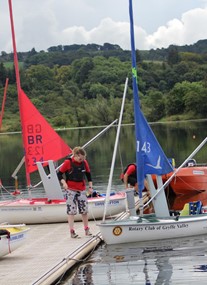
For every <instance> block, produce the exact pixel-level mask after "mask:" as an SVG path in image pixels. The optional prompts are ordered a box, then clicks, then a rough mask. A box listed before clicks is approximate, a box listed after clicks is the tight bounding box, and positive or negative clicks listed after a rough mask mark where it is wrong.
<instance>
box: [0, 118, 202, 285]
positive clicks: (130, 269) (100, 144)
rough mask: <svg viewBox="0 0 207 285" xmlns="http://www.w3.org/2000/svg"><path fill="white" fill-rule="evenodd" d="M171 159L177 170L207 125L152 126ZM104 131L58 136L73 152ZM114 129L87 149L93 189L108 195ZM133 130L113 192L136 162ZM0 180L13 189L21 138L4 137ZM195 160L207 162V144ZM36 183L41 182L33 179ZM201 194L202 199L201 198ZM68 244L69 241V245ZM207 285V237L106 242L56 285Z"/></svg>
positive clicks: (177, 204)
mask: <svg viewBox="0 0 207 285" xmlns="http://www.w3.org/2000/svg"><path fill="white" fill-rule="evenodd" d="M151 127H152V129H153V131H154V133H155V135H156V137H157V139H158V141H159V142H160V144H161V146H162V148H163V150H164V152H165V153H166V155H167V157H173V158H174V159H175V162H176V166H179V165H180V164H181V163H182V162H183V161H184V160H185V159H186V158H187V157H188V156H189V155H190V154H191V153H192V152H193V151H194V149H195V148H196V147H197V146H198V145H199V144H200V143H201V142H202V141H203V139H204V138H205V137H206V121H200V122H183V123H181V122H180V123H167V124H152V125H151ZM101 130H102V128H94V129H81V130H64V131H59V132H58V133H59V134H60V136H62V137H63V139H64V140H65V141H66V142H67V143H68V144H69V145H70V146H71V147H72V148H73V147H74V146H76V145H84V144H85V143H86V142H87V141H89V140H90V139H91V138H93V137H94V136H95V135H96V134H97V133H99V132H100V131H101ZM115 136H116V128H115V127H112V128H111V129H110V130H108V131H107V132H106V133H105V134H104V135H102V136H101V137H100V138H99V139H97V140H96V141H94V142H93V143H91V144H90V145H89V146H88V147H87V148H86V151H87V154H88V161H89V163H90V166H91V171H92V176H93V182H94V188H95V189H96V190H98V191H100V192H103V191H105V189H106V186H107V182H108V177H109V173H110V166H111V158H112V154H113V148H114V142H115ZM134 150H135V140H134V126H123V127H122V129H121V134H120V144H119V150H118V154H117V159H116V165H115V170H114V177H113V186H112V187H113V190H116V189H120V188H121V187H123V185H122V184H121V182H120V179H119V176H120V173H121V171H122V169H123V167H125V166H126V165H127V164H128V163H131V162H133V161H135V151H134ZM0 154H1V156H0V157H1V159H0V178H1V179H2V183H3V185H4V186H5V187H6V188H7V189H8V190H10V189H12V188H13V185H14V180H13V178H11V174H12V173H13V171H14V170H15V168H16V167H17V165H18V163H19V162H20V160H21V159H22V156H23V150H22V143H21V135H20V134H12V135H11V134H10V135H9V134H1V135H0ZM195 159H196V160H197V162H200V163H202V162H207V149H206V146H204V147H203V148H202V149H201V150H200V151H199V152H198V153H197V154H196V156H195ZM18 179H19V188H21V189H24V188H25V187H26V182H25V174H24V168H23V169H21V170H20V172H19V174H18ZM32 181H33V185H34V184H36V183H37V182H39V176H38V175H37V174H35V175H33V176H32ZM199 195H200V196H199ZM168 198H169V205H170V207H173V208H176V209H181V208H182V206H183V205H184V203H185V201H186V200H188V199H189V201H190V200H191V201H192V199H193V200H195V199H201V200H202V201H203V202H204V204H206V205H207V194H206V193H202V194H198V195H196V197H179V198H175V197H168ZM69 242H70V241H69ZM196 282H198V283H199V284H207V236H200V237H191V238H183V239H178V240H163V241H157V242H145V243H144V242H143V243H136V244H132V243H131V244H127V245H113V246H112V245H111V246H107V245H105V244H102V245H101V246H99V248H98V249H97V250H95V251H94V252H93V253H92V254H91V255H90V257H89V258H88V259H87V260H86V261H85V262H83V263H81V264H80V266H78V267H76V268H75V269H74V270H73V271H70V272H67V273H66V274H65V275H64V276H63V279H62V280H61V281H60V282H57V284H68V285H69V284H74V285H79V284H81V285H82V284H85V285H106V284H110V285H115V284H117V285H118V284H119V285H121V284H125V285H126V284H129V285H130V284H148V285H149V284H157V285H160V284H165V285H167V284H185V285H186V284H188V285H189V284H195V283H196Z"/></svg>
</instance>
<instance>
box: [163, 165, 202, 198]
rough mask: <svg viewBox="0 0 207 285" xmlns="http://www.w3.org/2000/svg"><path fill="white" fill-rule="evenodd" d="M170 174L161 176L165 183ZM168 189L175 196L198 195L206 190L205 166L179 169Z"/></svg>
mask: <svg viewBox="0 0 207 285" xmlns="http://www.w3.org/2000/svg"><path fill="white" fill-rule="evenodd" d="M171 175H172V173H169V174H167V175H163V181H164V182H165V181H166V180H167V179H168V178H169V177H170V176H171ZM170 187H171V189H172V190H173V192H174V193H175V194H176V195H181V194H190V193H192V194H193V193H200V192H203V191H206V190H207V166H192V167H183V168H181V169H180V170H179V171H178V173H177V174H176V176H175V177H174V178H173V179H172V181H171V182H170Z"/></svg>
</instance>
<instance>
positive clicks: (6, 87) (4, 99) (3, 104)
mask: <svg viewBox="0 0 207 285" xmlns="http://www.w3.org/2000/svg"><path fill="white" fill-rule="evenodd" d="M8 83H9V78H7V79H6V83H5V87H4V97H3V101H2V106H1V114H0V130H1V126H2V120H3V116H4V106H5V102H6V93H7V89H8Z"/></svg>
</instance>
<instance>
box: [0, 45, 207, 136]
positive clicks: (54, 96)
mask: <svg viewBox="0 0 207 285" xmlns="http://www.w3.org/2000/svg"><path fill="white" fill-rule="evenodd" d="M136 53H137V70H138V86H139V95H140V100H141V106H142V110H143V112H144V114H145V116H146V117H147V119H148V121H150V122H155V121H165V120H181V119H182V120H183V119H203V118H206V117H207V40H201V41H198V42H197V43H196V44H194V45H190V46H182V47H181V46H175V45H171V46H169V48H167V49H156V50H149V51H140V50H137V51H136ZM18 59H19V63H20V64H19V65H20V76H21V85H22V89H23V90H24V91H25V93H26V94H27V96H28V97H29V98H30V99H31V101H32V102H33V104H34V105H35V106H36V107H37V108H38V110H39V111H40V112H41V113H42V115H44V117H45V118H46V119H47V120H48V121H49V122H50V123H51V124H52V126H53V127H55V128H68V127H85V126H94V125H95V126H97V125H107V124H109V123H111V122H112V121H113V120H114V119H116V118H118V117H119V111H120V105H121V100H122V96H123V91H124V83H125V80H126V77H129V86H128V92H127V99H126V103H125V112H124V116H123V123H133V121H134V118H133V96H132V85H131V52H130V51H127V50H122V49H121V48H120V47H119V46H118V45H112V44H109V43H105V44H104V45H103V46H100V45H97V44H90V45H71V46H62V45H59V46H56V47H50V48H48V50H47V51H40V52H36V51H35V48H33V49H32V50H31V51H29V52H21V53H18ZM7 77H8V78H9V88H8V92H7V99H6V105H5V111H4V118H3V127H2V131H18V130H20V120H19V109H18V100H17V90H16V83H15V72H14V66H13V54H12V53H6V52H3V51H2V52H1V56H0V102H1V101H2V97H3V89H4V84H5V81H6V78H7Z"/></svg>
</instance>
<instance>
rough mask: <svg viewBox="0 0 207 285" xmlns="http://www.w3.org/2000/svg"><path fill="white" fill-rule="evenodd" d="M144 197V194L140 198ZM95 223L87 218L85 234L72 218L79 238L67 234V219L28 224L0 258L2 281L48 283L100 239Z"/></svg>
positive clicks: (137, 205)
mask: <svg viewBox="0 0 207 285" xmlns="http://www.w3.org/2000/svg"><path fill="white" fill-rule="evenodd" d="M147 199H148V198H147V197H145V199H144V202H146V201H147ZM138 208H139V203H138V201H137V202H136V209H138ZM127 214H128V213H127V212H126V213H125V212H124V213H121V214H120V215H119V216H117V218H118V219H123V218H124V217H126V215H127ZM97 223H98V221H89V226H90V231H91V232H92V233H93V237H86V236H85V233H84V229H83V223H82V222H75V230H76V232H77V234H78V235H79V236H80V237H81V238H80V239H71V238H70V233H69V227H68V223H56V224H39V225H29V227H30V231H29V232H28V237H27V239H26V240H25V244H24V245H23V246H21V247H20V248H18V249H17V250H15V251H14V252H12V253H11V254H9V255H6V256H4V257H2V258H0V267H1V270H0V280H1V281H2V284H8V285H16V284H21V285H29V284H30V285H39V284H41V285H49V284H52V283H53V282H55V281H56V280H58V278H61V276H62V275H64V274H65V273H66V271H67V270H69V269H70V268H71V267H72V266H74V265H75V264H76V263H78V262H81V261H83V260H84V258H85V257H86V256H87V255H88V254H89V253H90V252H91V251H93V250H94V249H95V248H96V247H97V245H98V244H99V243H100V242H101V241H102V239H101V235H100V232H99V228H98V227H97V226H96V224H97Z"/></svg>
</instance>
